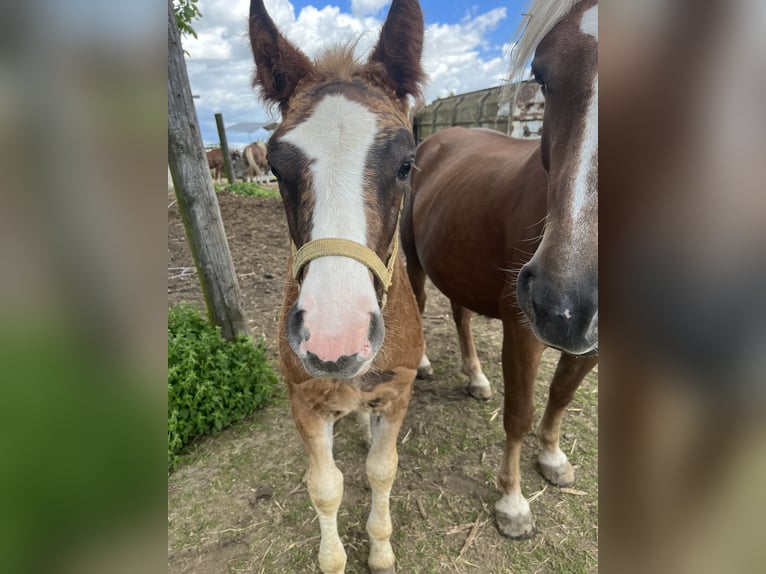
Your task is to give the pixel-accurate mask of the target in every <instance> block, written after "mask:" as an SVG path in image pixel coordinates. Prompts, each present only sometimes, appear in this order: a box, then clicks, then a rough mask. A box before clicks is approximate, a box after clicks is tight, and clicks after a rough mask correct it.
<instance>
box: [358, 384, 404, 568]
mask: <svg viewBox="0 0 766 574" xmlns="http://www.w3.org/2000/svg"><path fill="white" fill-rule="evenodd" d="M414 374H415V373H414V372H413V371H409V373H408V374H407V375H406V376H408V377H411V378H412V379H414ZM411 388H412V383H410V384H409V385H408V387H407V389H406V390H405V392H403V393H402V394H401V395H399V397H398V398H397V400H396V401H395V402H393V403H392V404H391V405H390V407H389V408H388V409H387V410H386V412H385V413H373V414H372V415H370V430H371V432H372V444H371V446H370V451H369V454H368V455H367V479H368V480H369V481H370V489H371V490H372V505H371V508H370V516H369V518H368V519H367V534H368V535H369V537H370V556H369V558H368V561H367V564H368V566H369V567H370V572H372V573H373V574H394V572H395V568H394V561H395V558H394V551H393V549H392V548H391V532H392V529H393V527H392V525H391V514H390V511H389V499H390V496H391V487H392V486H393V484H394V478H395V477H396V468H397V464H398V462H399V455H398V453H397V451H396V439H397V436H398V435H399V429H401V427H402V422H403V421H404V416H405V415H406V414H407V406H408V405H409V402H410V395H411Z"/></svg>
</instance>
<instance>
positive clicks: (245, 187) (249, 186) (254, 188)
mask: <svg viewBox="0 0 766 574" xmlns="http://www.w3.org/2000/svg"><path fill="white" fill-rule="evenodd" d="M215 190H216V191H217V192H218V191H228V192H229V193H233V194H234V195H241V196H244V197H263V198H265V199H279V190H278V189H271V188H268V187H264V186H262V185H259V184H257V183H252V182H251V183H248V182H244V181H237V182H235V183H232V184H231V185H229V184H221V183H216V184H215Z"/></svg>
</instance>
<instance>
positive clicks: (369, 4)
mask: <svg viewBox="0 0 766 574" xmlns="http://www.w3.org/2000/svg"><path fill="white" fill-rule="evenodd" d="M386 4H388V0H351V13H352V14H353V15H354V16H366V15H367V14H377V12H378V10H380V9H381V8H383V6H385V5H386Z"/></svg>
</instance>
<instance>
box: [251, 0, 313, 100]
mask: <svg viewBox="0 0 766 574" xmlns="http://www.w3.org/2000/svg"><path fill="white" fill-rule="evenodd" d="M250 45H251V47H252V48H253V58H254V59H255V66H256V69H255V76H254V78H253V85H254V86H256V85H257V86H260V87H261V93H262V95H263V98H264V99H265V100H266V101H269V102H274V103H277V104H279V109H280V111H281V112H282V115H284V113H285V112H286V111H287V102H288V101H289V100H290V96H292V94H293V91H294V90H295V86H297V85H298V82H300V81H301V80H302V79H303V78H304V77H305V76H306V75H307V74H308V73H309V72H311V69H312V64H311V61H310V60H309V59H308V58H307V57H306V55H305V54H304V53H303V52H301V51H300V50H299V49H298V48H296V47H294V46H293V45H292V44H290V42H288V41H287V40H286V39H285V38H284V36H282V34H280V33H279V31H278V30H277V27H276V26H275V25H274V22H273V21H272V20H271V18H270V17H269V15H268V13H267V12H266V7H265V6H264V5H263V0H251V1H250Z"/></svg>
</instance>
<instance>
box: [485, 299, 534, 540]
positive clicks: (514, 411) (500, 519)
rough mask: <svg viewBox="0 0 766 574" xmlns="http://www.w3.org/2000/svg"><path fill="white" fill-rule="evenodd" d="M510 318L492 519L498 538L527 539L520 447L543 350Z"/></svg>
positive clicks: (529, 527) (529, 528)
mask: <svg viewBox="0 0 766 574" xmlns="http://www.w3.org/2000/svg"><path fill="white" fill-rule="evenodd" d="M512 314H513V315H514V316H513V317H511V318H507V319H504V320H503V379H504V383H505V404H504V413H503V426H504V427H505V450H504V451H503V460H502V462H501V463H500V472H499V473H498V484H499V486H500V490H501V491H502V497H501V498H500V500H498V501H497V503H496V504H495V519H496V520H497V527H498V529H499V530H500V532H501V533H502V534H504V535H505V536H508V537H510V538H528V537H530V536H532V535H533V534H534V531H535V523H534V520H533V518H532V513H531V512H530V510H529V502H527V499H526V498H524V495H523V494H522V493H521V469H520V457H521V446H522V443H523V442H524V436H525V435H526V434H527V432H529V430H530V428H531V427H532V389H533V387H534V382H535V376H536V375H537V368H538V366H539V364H540V356H541V355H542V352H543V350H544V348H545V347H544V346H543V344H542V343H540V342H539V341H538V340H537V339H536V338H535V336H534V334H533V333H532V331H530V330H528V329H527V328H526V327H525V326H522V325H519V324H518V323H517V321H518V319H517V318H516V316H515V311H512Z"/></svg>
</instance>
